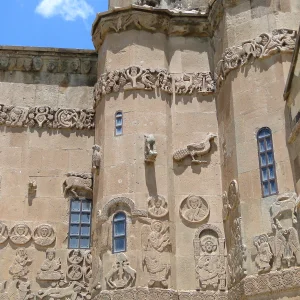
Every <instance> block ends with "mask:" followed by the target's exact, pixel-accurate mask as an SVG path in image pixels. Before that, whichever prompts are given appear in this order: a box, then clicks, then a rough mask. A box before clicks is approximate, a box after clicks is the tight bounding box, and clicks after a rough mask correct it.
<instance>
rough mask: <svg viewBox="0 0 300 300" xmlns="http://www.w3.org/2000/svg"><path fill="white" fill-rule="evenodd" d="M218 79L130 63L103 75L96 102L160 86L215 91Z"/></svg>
mask: <svg viewBox="0 0 300 300" xmlns="http://www.w3.org/2000/svg"><path fill="white" fill-rule="evenodd" d="M215 86H216V84H215V80H214V78H213V75H212V74H211V72H198V73H192V74H188V73H186V74H184V75H183V76H182V77H175V76H174V75H171V74H170V73H169V72H168V71H167V70H165V69H151V68H142V67H138V66H130V67H128V68H126V69H123V70H115V71H111V72H108V73H104V74H102V75H100V77H99V79H98V81H97V83H96V84H95V87H94V99H95V103H96V104H97V103H98V102H99V101H100V100H101V97H102V96H103V95H107V94H110V93H117V92H120V91H124V90H148V91H152V90H155V89H160V90H162V91H164V92H166V93H170V94H171V93H175V94H178V95H190V94H193V93H194V92H197V93H201V94H208V93H214V92H215Z"/></svg>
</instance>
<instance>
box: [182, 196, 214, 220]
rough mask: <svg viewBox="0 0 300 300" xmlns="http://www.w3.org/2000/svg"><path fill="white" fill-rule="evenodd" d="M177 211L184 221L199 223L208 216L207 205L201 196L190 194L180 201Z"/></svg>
mask: <svg viewBox="0 0 300 300" xmlns="http://www.w3.org/2000/svg"><path fill="white" fill-rule="evenodd" d="M179 213H180V216H181V217H182V218H183V219H184V220H185V221H187V222H191V223H199V222H202V221H204V220H205V219H206V218H207V217H208V215H209V207H208V204H207V202H206V201H205V200H204V199H203V198H202V197H199V196H195V195H190V196H188V197H187V198H185V199H184V200H183V201H182V202H181V205H180V209H179Z"/></svg>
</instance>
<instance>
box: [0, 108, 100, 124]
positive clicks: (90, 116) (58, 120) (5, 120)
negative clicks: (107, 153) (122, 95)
mask: <svg viewBox="0 0 300 300" xmlns="http://www.w3.org/2000/svg"><path fill="white" fill-rule="evenodd" d="M94 116H95V112H94V110H93V109H69V108H51V107H49V106H36V107H18V106H12V105H10V106H9V105H3V104H0V125H6V126H12V127H47V128H69V129H71V128H76V129H80V130H81V129H93V128H94V127H95V124H94Z"/></svg>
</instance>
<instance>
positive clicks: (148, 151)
mask: <svg viewBox="0 0 300 300" xmlns="http://www.w3.org/2000/svg"><path fill="white" fill-rule="evenodd" d="M144 138H145V162H155V160H156V156H157V151H156V145H155V137H154V135H153V134H145V135H144Z"/></svg>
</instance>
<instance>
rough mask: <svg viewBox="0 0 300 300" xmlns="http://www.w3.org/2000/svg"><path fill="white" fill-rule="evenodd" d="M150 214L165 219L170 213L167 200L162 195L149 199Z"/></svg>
mask: <svg viewBox="0 0 300 300" xmlns="http://www.w3.org/2000/svg"><path fill="white" fill-rule="evenodd" d="M148 213H149V215H150V216H151V217H154V218H162V217H165V216H166V215H167V214H168V213H169V209H168V203H167V201H166V199H165V198H164V197H163V196H161V195H157V196H152V197H149V199H148Z"/></svg>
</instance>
